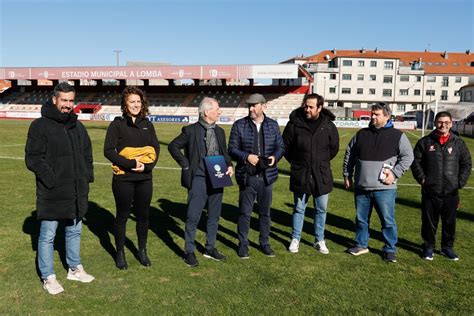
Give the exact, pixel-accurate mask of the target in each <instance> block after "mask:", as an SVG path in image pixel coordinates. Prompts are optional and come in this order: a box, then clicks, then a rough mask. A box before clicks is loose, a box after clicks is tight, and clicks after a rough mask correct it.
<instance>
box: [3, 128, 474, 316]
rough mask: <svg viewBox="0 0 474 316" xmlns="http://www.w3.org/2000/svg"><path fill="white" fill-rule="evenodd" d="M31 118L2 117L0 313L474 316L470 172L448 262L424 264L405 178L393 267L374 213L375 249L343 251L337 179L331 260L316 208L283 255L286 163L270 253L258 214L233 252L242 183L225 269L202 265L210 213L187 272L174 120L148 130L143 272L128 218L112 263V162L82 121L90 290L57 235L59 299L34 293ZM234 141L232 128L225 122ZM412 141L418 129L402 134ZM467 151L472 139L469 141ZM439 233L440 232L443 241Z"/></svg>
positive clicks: (233, 202) (413, 195)
mask: <svg viewBox="0 0 474 316" xmlns="http://www.w3.org/2000/svg"><path fill="white" fill-rule="evenodd" d="M29 124H30V121H11V120H0V139H1V141H0V162H1V168H0V188H1V189H0V201H1V203H0V214H1V221H0V225H1V229H0V276H1V281H2V282H0V314H47V315H50V314H51V315H59V314H64V313H68V314H77V315H80V314H107V315H109V314H115V315H122V314H136V315H143V314H252V315H255V314H288V315H289V314H341V313H343V314H367V313H368V314H456V315H458V314H465V315H467V314H470V315H472V314H474V307H473V305H472V294H473V287H472V284H474V282H473V281H474V277H473V273H472V271H474V251H473V249H474V241H473V239H472V237H471V236H472V235H473V234H474V225H473V222H474V188H473V187H474V177H471V178H470V180H469V182H468V185H467V186H468V187H469V188H467V189H464V190H462V191H461V203H462V207H461V210H460V211H459V214H458V221H457V241H456V244H455V247H456V251H457V253H458V254H459V255H460V257H461V260H460V261H458V262H452V261H449V260H448V259H446V258H444V257H442V256H441V255H440V254H439V253H436V254H435V257H434V261H432V262H427V261H424V260H421V259H420V257H419V252H420V249H421V247H420V244H421V237H420V198H421V196H420V190H419V187H418V186H417V185H416V183H415V181H414V179H413V177H412V175H411V172H408V173H407V174H405V175H404V176H403V178H402V179H401V181H400V182H399V183H400V186H399V190H398V199H397V205H396V216H397V223H398V229H399V243H398V247H399V253H398V263H396V264H387V263H385V262H384V261H383V260H382V259H381V252H380V248H381V247H382V245H383V242H382V238H381V237H382V236H381V234H380V222H379V220H378V218H377V216H376V214H373V216H372V223H371V239H370V243H369V247H370V250H371V253H370V254H368V255H364V256H361V257H352V256H350V255H348V254H346V253H344V250H345V249H346V248H347V247H348V246H351V245H353V244H352V240H353V238H354V216H355V211H354V202H353V194H352V192H349V191H346V190H344V189H343V188H342V181H340V180H336V182H335V189H334V191H333V192H332V193H331V195H330V198H329V207H328V216H327V224H326V241H327V245H328V248H329V250H330V254H329V255H322V254H320V253H318V252H316V251H315V250H314V249H313V248H312V243H313V241H314V233H313V208H312V207H313V205H312V204H311V203H310V208H308V210H307V213H306V220H305V224H304V231H303V236H302V243H301V247H300V252H299V253H297V254H291V253H289V252H288V251H287V250H286V249H287V247H288V245H289V242H290V238H291V214H292V206H293V196H292V193H291V192H289V190H288V186H289V183H288V182H289V181H288V180H289V178H288V177H287V175H288V171H289V166H288V163H287V162H286V161H285V160H284V159H283V160H282V161H281V163H280V164H279V169H280V175H281V176H280V178H279V180H278V181H277V183H276V184H275V185H274V197H273V204H272V220H273V227H272V233H271V243H272V246H273V248H274V250H275V252H276V257H275V258H267V257H265V256H264V255H263V254H262V253H261V252H260V251H259V249H258V221H257V217H256V216H255V214H254V217H253V218H252V223H251V232H250V236H249V237H250V240H251V247H250V256H251V258H250V259H249V260H241V259H239V258H238V256H237V254H236V250H237V243H238V239H237V233H236V221H237V217H238V208H237V203H238V188H237V187H236V186H234V187H231V188H227V189H226V190H225V193H224V205H223V211H222V218H221V221H220V227H219V235H218V243H217V247H218V249H219V250H220V251H221V252H222V253H224V254H225V255H226V256H227V258H228V259H227V261H226V262H215V261H212V260H208V259H205V258H204V257H202V256H201V255H200V254H201V253H202V251H203V245H204V243H205V233H204V231H205V222H204V219H205V213H204V214H203V218H202V221H201V225H200V227H199V231H198V234H197V243H198V247H197V250H198V252H197V257H198V260H199V263H200V265H199V267H197V268H189V267H187V266H186V265H185V264H184V262H183V261H182V259H181V249H182V247H183V244H184V240H183V237H184V220H185V216H186V195H187V194H186V190H185V189H183V188H181V186H180V184H179V170H178V169H177V167H178V166H177V164H176V163H175V162H174V161H173V160H172V159H171V157H170V156H169V154H168V151H167V144H168V143H169V142H170V140H171V139H172V138H173V137H175V136H176V135H177V134H178V133H179V131H180V128H181V126H180V125H173V124H161V125H155V126H156V130H157V134H158V138H159V140H160V143H161V154H160V160H159V162H158V164H157V168H156V169H155V170H154V196H153V200H152V205H151V211H150V233H149V243H148V252H149V256H150V259H151V260H152V264H153V265H152V267H150V268H145V267H142V266H140V265H139V263H138V261H137V260H136V259H135V258H134V255H133V253H134V252H135V249H136V248H135V247H136V233H135V221H134V219H133V217H132V218H130V220H129V222H128V226H127V236H128V241H127V250H126V255H127V259H128V263H129V266H130V267H129V269H128V270H126V271H120V270H118V269H116V268H115V264H114V260H113V254H114V239H113V236H112V234H111V231H110V227H111V224H112V222H113V219H114V215H115V205H114V199H113V195H112V191H111V179H112V174H111V169H110V164H109V163H108V161H107V160H106V159H105V158H104V156H103V154H102V148H103V140H104V137H105V132H106V129H107V126H108V123H86V126H87V128H88V131H89V134H90V137H91V138H92V142H93V148H94V161H95V182H94V183H93V184H92V185H91V193H90V196H89V200H90V208H89V213H88V214H87V216H86V219H85V220H84V224H85V226H84V229H83V236H82V244H81V247H82V248H81V257H82V261H83V264H84V266H85V268H86V270H87V271H88V272H89V273H91V274H93V275H94V276H95V277H96V280H95V281H94V282H92V283H90V284H82V283H77V282H73V281H68V280H66V272H67V271H66V268H65V263H64V262H65V260H64V244H62V243H61V241H62V240H64V238H63V236H62V235H60V236H61V238H60V239H58V243H57V251H55V269H56V274H57V276H58V280H59V281H60V282H61V284H62V285H63V286H64V288H65V292H64V293H61V294H59V295H57V296H51V295H49V294H47V293H46V292H45V291H44V290H43V289H42V287H41V283H40V280H39V277H38V273H37V270H36V268H35V257H36V248H37V245H36V243H37V238H38V234H39V227H38V222H37V220H36V213H35V181H34V176H33V174H32V173H31V172H29V171H28V170H27V169H26V167H25V163H24V161H23V157H24V144H25V140H26V135H27V130H28V126H29ZM224 128H225V129H226V131H227V136H228V135H229V130H230V127H229V126H224ZM354 133H355V130H348V129H340V130H339V134H340V136H341V148H340V151H339V154H338V156H337V157H336V158H335V159H334V160H333V161H332V169H333V173H334V176H335V178H336V179H341V178H342V176H341V173H342V171H341V170H342V157H343V154H344V150H345V146H346V145H347V143H348V142H349V140H350V138H351V137H352V135H353V134H354ZM407 135H408V137H409V139H410V140H411V142H412V145H414V143H415V142H416V141H417V139H418V137H419V133H418V132H409V133H407ZM465 141H466V143H467V144H468V146H469V148H470V150H471V155H473V154H474V140H473V139H465ZM438 235H439V234H438Z"/></svg>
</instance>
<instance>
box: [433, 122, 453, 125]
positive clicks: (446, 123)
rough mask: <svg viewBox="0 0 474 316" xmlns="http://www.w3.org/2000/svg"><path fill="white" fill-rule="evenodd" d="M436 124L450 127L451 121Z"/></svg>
mask: <svg viewBox="0 0 474 316" xmlns="http://www.w3.org/2000/svg"><path fill="white" fill-rule="evenodd" d="M436 124H438V125H449V124H451V121H437V122H436Z"/></svg>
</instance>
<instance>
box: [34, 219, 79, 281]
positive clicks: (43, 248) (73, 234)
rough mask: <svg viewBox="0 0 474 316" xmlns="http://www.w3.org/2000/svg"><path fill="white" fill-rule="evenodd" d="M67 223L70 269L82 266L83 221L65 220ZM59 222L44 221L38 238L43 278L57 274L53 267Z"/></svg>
mask: <svg viewBox="0 0 474 316" xmlns="http://www.w3.org/2000/svg"><path fill="white" fill-rule="evenodd" d="M64 222H65V223H66V226H65V233H66V262H67V264H68V266H69V267H70V268H75V267H77V266H78V265H80V264H81V258H80V256H79V252H80V248H81V231H82V221H79V222H76V220H72V219H71V220H64ZM58 225H59V221H48V220H42V221H41V226H40V235H39V238H38V266H39V270H40V272H41V278H42V279H46V278H47V277H48V276H50V275H53V274H55V273H54V267H53V254H54V237H55V236H56V230H57V228H58Z"/></svg>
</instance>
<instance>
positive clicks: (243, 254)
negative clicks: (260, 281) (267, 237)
mask: <svg viewBox="0 0 474 316" xmlns="http://www.w3.org/2000/svg"><path fill="white" fill-rule="evenodd" d="M237 254H238V255H239V257H240V259H248V258H250V255H249V247H247V246H240V247H239V251H238V253H237Z"/></svg>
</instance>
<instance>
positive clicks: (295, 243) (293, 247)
mask: <svg viewBox="0 0 474 316" xmlns="http://www.w3.org/2000/svg"><path fill="white" fill-rule="evenodd" d="M299 248H300V241H299V240H298V239H296V238H293V239H292V240H291V243H290V247H288V250H289V251H290V252H292V253H297V252H298V249H299Z"/></svg>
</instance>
